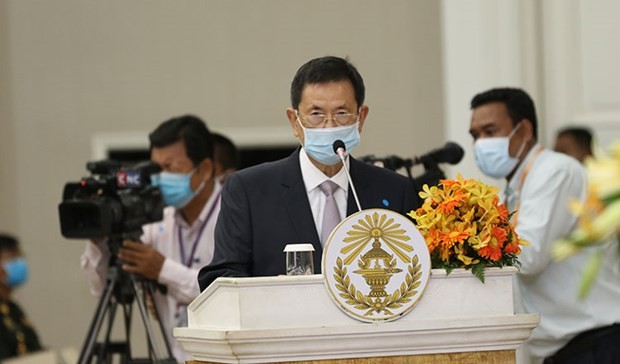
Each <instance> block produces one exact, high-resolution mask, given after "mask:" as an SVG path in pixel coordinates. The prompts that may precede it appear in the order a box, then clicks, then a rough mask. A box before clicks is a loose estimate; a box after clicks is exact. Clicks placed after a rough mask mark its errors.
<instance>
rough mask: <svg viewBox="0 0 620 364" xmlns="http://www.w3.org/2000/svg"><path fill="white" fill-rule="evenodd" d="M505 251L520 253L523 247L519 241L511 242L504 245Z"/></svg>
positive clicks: (507, 252)
mask: <svg viewBox="0 0 620 364" xmlns="http://www.w3.org/2000/svg"><path fill="white" fill-rule="evenodd" d="M504 253H506V254H519V253H521V247H520V246H519V244H518V243H515V242H510V243H508V244H506V245H505V246H504Z"/></svg>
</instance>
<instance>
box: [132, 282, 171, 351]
mask: <svg viewBox="0 0 620 364" xmlns="http://www.w3.org/2000/svg"><path fill="white" fill-rule="evenodd" d="M130 277H131V282H132V284H133V288H134V293H135V298H136V302H137V304H138V308H139V309H140V316H142V321H143V322H144V328H145V330H146V334H147V340H148V341H149V342H150V343H151V344H152V345H153V346H152V356H153V362H154V363H160V361H161V359H159V355H161V352H162V351H161V349H160V347H159V345H158V343H157V341H156V340H154V339H155V332H154V331H153V326H152V325H151V321H150V318H149V315H148V312H147V308H146V304H145V303H144V292H143V290H142V286H141V285H140V283H138V282H137V281H136V277H135V276H134V275H130ZM162 334H163V339H164V341H165V342H166V347H167V349H168V358H171V357H172V356H171V354H170V346H169V345H168V342H167V336H166V333H165V332H164V331H163V330H162Z"/></svg>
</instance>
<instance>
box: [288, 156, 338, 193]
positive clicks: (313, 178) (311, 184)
mask: <svg viewBox="0 0 620 364" xmlns="http://www.w3.org/2000/svg"><path fill="white" fill-rule="evenodd" d="M345 163H346V165H347V168H349V164H350V163H349V156H348V155H347V156H346V159H345ZM299 164H300V166H301V176H302V178H303V180H304V184H305V185H306V191H307V192H310V191H312V190H313V189H315V188H317V187H318V186H319V185H320V184H321V183H323V182H325V181H327V180H331V181H333V182H335V183H336V184H337V185H338V186H339V187H340V188H342V189H343V190H344V191H345V192H348V190H349V180H348V178H347V172H346V171H345V169H344V168H340V171H338V173H336V175H334V176H333V177H331V178H330V177H327V176H326V175H325V174H323V172H321V170H319V169H318V168H317V167H316V166H315V165H314V164H312V161H311V160H310V157H308V154H307V153H306V151H305V150H304V148H301V150H300V151H299Z"/></svg>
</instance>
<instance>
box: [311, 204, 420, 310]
mask: <svg viewBox="0 0 620 364" xmlns="http://www.w3.org/2000/svg"><path fill="white" fill-rule="evenodd" d="M322 263H323V274H324V276H325V279H326V283H327V287H328V289H329V291H330V293H331V296H332V298H333V299H334V300H335V301H336V303H337V304H338V305H339V307H341V308H342V309H343V310H344V311H345V312H346V313H347V314H349V315H350V316H352V317H354V318H356V319H360V320H362V321H370V322H374V321H386V320H394V319H397V318H399V317H402V316H403V315H404V314H406V313H407V312H408V311H409V310H410V309H411V308H413V306H414V305H415V303H416V302H417V301H418V299H419V298H420V297H421V295H422V292H423V290H424V288H425V287H426V284H427V282H428V279H429V276H430V256H429V253H428V248H427V247H426V243H425V242H424V238H423V237H422V235H421V234H420V233H419V231H418V230H417V229H416V227H415V225H414V224H413V222H411V220H409V219H407V218H406V217H404V216H402V215H400V214H398V213H395V212H393V211H389V210H383V209H369V210H363V211H360V212H358V213H356V214H353V215H351V216H349V217H348V218H346V219H345V220H343V221H342V222H341V223H340V224H339V225H338V226H337V227H336V229H334V231H333V232H332V234H331V235H330V238H329V239H328V242H327V244H326V246H325V249H324V252H323V262H322ZM354 263H356V264H354Z"/></svg>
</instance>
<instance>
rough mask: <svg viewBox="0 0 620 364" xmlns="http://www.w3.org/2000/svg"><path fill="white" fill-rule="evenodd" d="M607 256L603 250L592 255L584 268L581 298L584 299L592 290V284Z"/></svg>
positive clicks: (580, 289)
mask: <svg viewBox="0 0 620 364" xmlns="http://www.w3.org/2000/svg"><path fill="white" fill-rule="evenodd" d="M604 257H605V254H604V252H603V251H602V250H599V251H597V252H596V253H594V254H592V255H591V256H590V258H588V261H587V262H586V265H585V266H584V268H583V276H581V284H580V286H579V298H580V299H584V298H586V296H587V295H588V293H589V292H590V289H592V284H594V280H595V279H596V276H597V275H598V271H599V270H600V269H601V263H602V262H603V258H604Z"/></svg>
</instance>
